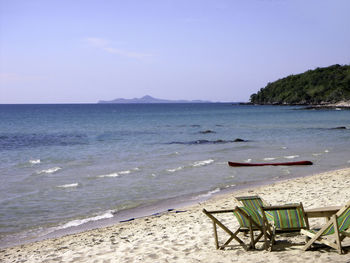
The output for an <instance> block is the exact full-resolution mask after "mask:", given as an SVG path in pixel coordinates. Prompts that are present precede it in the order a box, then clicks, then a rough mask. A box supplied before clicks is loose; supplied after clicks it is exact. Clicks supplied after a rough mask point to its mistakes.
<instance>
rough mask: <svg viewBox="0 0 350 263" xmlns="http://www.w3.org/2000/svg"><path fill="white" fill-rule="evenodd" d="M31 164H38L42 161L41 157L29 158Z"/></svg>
mask: <svg viewBox="0 0 350 263" xmlns="http://www.w3.org/2000/svg"><path fill="white" fill-rule="evenodd" d="M29 163H30V164H38V163H40V159H36V160H29Z"/></svg>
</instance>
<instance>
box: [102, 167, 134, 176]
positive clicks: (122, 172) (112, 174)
mask: <svg viewBox="0 0 350 263" xmlns="http://www.w3.org/2000/svg"><path fill="white" fill-rule="evenodd" d="M133 170H134V171H138V170H139V168H134V169H133ZM130 173H131V171H130V170H125V171H120V172H115V173H110V174H101V175H98V176H97V177H99V178H104V177H118V176H119V175H125V174H130Z"/></svg>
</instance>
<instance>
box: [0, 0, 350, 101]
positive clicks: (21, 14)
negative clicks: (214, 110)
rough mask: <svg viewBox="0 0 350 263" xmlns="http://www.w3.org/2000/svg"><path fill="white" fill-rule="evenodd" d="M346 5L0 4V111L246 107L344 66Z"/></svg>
mask: <svg viewBox="0 0 350 263" xmlns="http://www.w3.org/2000/svg"><path fill="white" fill-rule="evenodd" d="M349 11H350V1H348V0H307V1H306V0H255V1H253V0H241V1H235V0H211V1H209V0H176V1H175V0H158V1H156V0H154V1H152V0H142V1H141V0H139V1H133V0H128V1H127V0H124V1H121V0H120V1H119V0H114V1H111V0H110V1H108V0H99V1H98V0H95V1H92V0H36V1H35V0H0V85H1V86H0V103H94V102H97V101H98V100H111V99H115V98H119V97H123V98H133V97H141V96H143V95H146V94H149V95H151V96H154V97H157V98H163V99H189V100H191V99H202V100H211V101H248V100H249V96H250V95H251V94H252V93H254V92H256V91H258V90H259V89H260V88H262V87H264V86H265V85H266V84H267V83H268V82H272V81H274V80H277V79H279V78H282V77H285V76H287V75H290V74H297V73H301V72H304V71H306V70H308V69H313V68H316V67H325V66H329V65H332V64H349V63H350V33H349V32H350V31H349V28H350V15H349Z"/></svg>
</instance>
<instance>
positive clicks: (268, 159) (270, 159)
mask: <svg viewBox="0 0 350 263" xmlns="http://www.w3.org/2000/svg"><path fill="white" fill-rule="evenodd" d="M276 159H277V158H275V157H267V158H264V159H263V160H264V161H272V160H276Z"/></svg>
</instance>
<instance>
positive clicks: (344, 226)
mask: <svg viewBox="0 0 350 263" xmlns="http://www.w3.org/2000/svg"><path fill="white" fill-rule="evenodd" d="M348 230H350V201H349V202H347V204H346V205H345V206H344V207H342V208H341V209H340V210H339V211H338V212H337V213H336V214H335V215H333V216H332V218H331V220H329V221H328V222H327V223H326V224H325V225H324V226H323V227H322V228H321V229H320V230H319V231H314V230H301V233H302V234H304V235H306V236H307V237H309V238H311V239H310V240H309V241H308V242H307V243H306V245H305V246H304V248H303V250H304V251H305V250H307V249H309V248H310V247H311V245H312V244H313V243H315V242H316V241H317V242H320V243H323V244H325V245H327V246H329V247H332V248H334V249H336V250H337V251H338V253H339V254H342V253H343V248H342V245H341V242H342V241H343V239H344V238H346V237H350V232H348ZM326 237H328V238H332V239H333V241H335V242H331V241H330V239H328V240H327V239H326Z"/></svg>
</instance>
